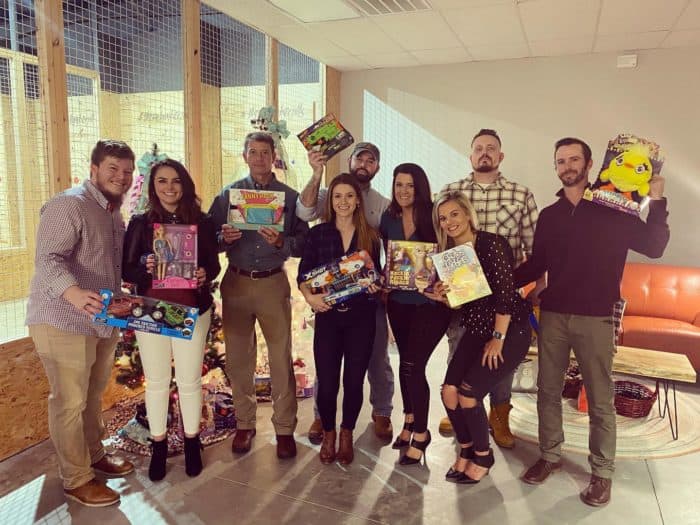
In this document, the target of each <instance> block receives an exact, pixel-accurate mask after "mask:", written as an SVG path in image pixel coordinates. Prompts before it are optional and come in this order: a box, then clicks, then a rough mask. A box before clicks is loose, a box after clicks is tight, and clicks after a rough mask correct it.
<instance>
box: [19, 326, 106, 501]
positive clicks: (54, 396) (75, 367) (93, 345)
mask: <svg viewBox="0 0 700 525" xmlns="http://www.w3.org/2000/svg"><path fill="white" fill-rule="evenodd" d="M29 335H30V336H31V337H32V339H33V340H34V346H35V347H36V350H37V353H38V354H39V358H40V359H41V362H42V364H43V365H44V370H45V371H46V376H47V378H48V380H49V386H50V388H51V391H50V394H49V406H48V408H49V434H50V436H51V441H53V444H54V447H55V448H56V455H57V456H58V467H59V473H60V475H61V478H62V479H63V487H64V488H65V489H74V488H76V487H79V486H81V485H83V484H85V483H87V482H88V481H90V480H91V479H92V478H93V477H94V473H93V471H92V468H91V467H90V465H92V464H93V463H95V462H97V461H99V460H100V459H102V457H103V456H104V455H105V450H104V447H103V446H102V439H103V438H105V437H106V433H105V428H104V423H103V421H102V393H103V392H104V389H105V387H106V386H107V381H108V380H109V376H110V372H111V369H112V366H113V364H114V348H115V347H116V345H117V339H118V337H119V331H118V330H116V329H115V330H114V332H113V335H112V337H110V338H99V337H91V336H85V335H80V334H74V333H71V332H64V331H62V330H59V329H57V328H54V327H53V326H50V325H44V324H41V325H33V326H30V327H29Z"/></svg>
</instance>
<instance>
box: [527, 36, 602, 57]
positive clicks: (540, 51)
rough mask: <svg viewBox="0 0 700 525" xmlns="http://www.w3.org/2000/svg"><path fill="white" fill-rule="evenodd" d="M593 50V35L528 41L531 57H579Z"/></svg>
mask: <svg viewBox="0 0 700 525" xmlns="http://www.w3.org/2000/svg"><path fill="white" fill-rule="evenodd" d="M592 49H593V35H587V36H583V37H576V38H556V39H551V40H534V41H530V51H531V52H532V56H533V57H546V56H561V55H580V54H582V53H590V52H591V50H592Z"/></svg>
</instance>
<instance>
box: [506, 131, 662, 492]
mask: <svg viewBox="0 0 700 525" xmlns="http://www.w3.org/2000/svg"><path fill="white" fill-rule="evenodd" d="M554 162H555V168H556V171H557V175H558V176H559V179H560V180H561V182H562V185H563V188H562V189H561V190H560V191H559V192H558V193H557V196H558V197H559V200H558V201H557V202H555V203H554V204H552V205H551V206H548V207H547V208H545V209H544V210H542V212H541V213H540V217H539V221H538V223H537V229H536V230H535V240H534V245H533V252H532V258H530V259H528V260H527V261H526V262H525V263H524V264H523V265H521V266H519V267H518V268H517V269H516V270H515V285H516V286H522V285H523V284H525V283H528V282H531V281H533V280H535V279H536V278H538V277H539V276H541V275H542V274H543V273H544V272H547V287H546V288H545V289H544V290H542V291H541V293H540V290H539V289H536V290H535V292H534V296H535V297H538V298H539V300H540V305H541V306H540V309H541V315H540V332H539V336H538V342H539V351H538V365H539V373H538V380H537V387H538V394H537V414H538V418H539V443H540V451H541V458H540V459H539V460H538V461H537V463H535V464H534V465H533V466H532V467H530V469H528V470H527V472H526V473H525V474H524V475H523V481H525V482H526V483H530V484H540V483H542V482H544V480H545V479H547V477H548V476H549V475H550V474H551V473H552V472H554V471H555V470H558V469H560V468H561V461H560V458H561V445H562V443H563V442H564V430H563V423H562V404H561V391H562V387H563V383H564V372H565V371H566V368H567V366H568V364H569V352H570V349H572V348H573V350H574V354H575V356H576V360H577V362H578V364H579V367H580V369H581V374H582V376H583V383H584V386H585V388H586V394H587V397H588V413H589V418H590V438H589V449H590V455H589V456H588V462H589V464H590V465H591V470H592V476H591V481H590V484H589V485H588V487H587V488H586V489H585V490H584V491H583V492H582V493H581V498H582V500H583V501H584V503H587V504H589V505H593V506H601V505H605V504H606V503H608V502H609V501H610V492H611V487H612V479H611V478H612V474H613V472H614V470H615V445H616V443H615V442H616V422H615V406H614V403H613V401H614V384H613V380H612V360H613V354H614V352H615V349H614V343H613V321H612V313H613V304H614V303H615V302H616V301H617V300H618V299H619V298H620V280H621V279H622V272H623V270H624V267H625V259H626V258H627V250H630V249H631V250H634V251H636V252H639V253H641V254H644V255H646V256H648V257H652V258H658V257H661V256H662V255H663V252H664V249H665V248H666V245H667V244H668V240H669V229H668V225H667V223H666V217H667V215H668V212H667V211H666V199H665V198H664V197H663V188H664V179H663V178H662V177H660V176H658V175H655V176H654V177H652V179H651V181H650V190H649V197H650V198H651V201H650V203H649V215H648V217H647V221H646V223H645V222H644V221H642V220H641V219H639V218H637V217H635V216H632V215H628V214H626V213H623V212H620V211H616V210H613V209H612V208H607V207H605V206H601V205H598V204H594V203H592V202H590V201H587V200H583V199H582V197H583V193H584V190H585V189H586V188H587V187H588V172H589V171H590V169H591V166H592V161H591V149H590V147H589V146H588V145H587V144H586V143H585V142H583V141H581V140H579V139H575V138H564V139H561V140H559V141H558V142H557V143H556V145H555V149H554Z"/></svg>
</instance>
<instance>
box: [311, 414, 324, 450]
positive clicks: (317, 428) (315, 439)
mask: <svg viewBox="0 0 700 525" xmlns="http://www.w3.org/2000/svg"><path fill="white" fill-rule="evenodd" d="M309 441H311V443H313V444H314V445H320V444H321V441H323V425H322V424H321V420H320V419H314V422H313V423H311V426H310V427H309Z"/></svg>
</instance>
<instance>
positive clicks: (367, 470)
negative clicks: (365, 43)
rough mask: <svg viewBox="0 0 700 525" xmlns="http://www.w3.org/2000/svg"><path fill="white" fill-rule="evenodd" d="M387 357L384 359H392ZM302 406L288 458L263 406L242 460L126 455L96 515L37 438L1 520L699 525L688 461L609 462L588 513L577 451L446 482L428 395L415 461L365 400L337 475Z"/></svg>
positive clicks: (437, 362)
mask: <svg viewBox="0 0 700 525" xmlns="http://www.w3.org/2000/svg"><path fill="white" fill-rule="evenodd" d="M445 355H446V348H445V347H444V344H443V345H441V347H439V348H438V351H437V352H436V355H435V356H434V357H433V359H432V361H431V364H430V368H429V376H430V378H431V384H434V385H437V384H439V382H440V379H441V376H442V374H443V370H444V362H445ZM396 358H397V356H396V354H395V352H392V361H393V363H394V364H396ZM395 369H396V368H395ZM397 387H398V385H397ZM693 388H696V387H693ZM697 394H698V395H700V391H698V392H697ZM394 400H395V407H396V408H395V415H394V418H393V421H394V426H399V424H400V421H401V416H400V408H401V403H400V395H399V392H398V388H397V391H396V395H395V398H394ZM311 403H312V402H311V401H310V400H304V401H302V402H301V403H300V405H299V427H298V434H297V443H298V448H299V454H298V456H297V458H296V459H295V460H287V461H280V460H278V459H277V457H276V455H275V437H274V431H273V429H272V425H271V423H270V421H269V418H270V415H271V407H270V405H269V404H262V405H260V407H259V412H258V414H259V423H258V434H257V437H256V438H255V439H254V447H253V450H251V452H249V453H248V454H246V455H244V456H233V455H232V454H231V451H230V440H227V441H225V442H223V443H220V444H218V445H215V446H212V447H209V448H207V449H206V450H205V452H204V460H205V469H204V471H203V472H202V474H201V475H200V476H199V477H197V478H188V477H187V476H186V474H185V471H184V467H183V458H182V457H177V458H171V459H170V460H169V471H168V475H167V477H166V478H165V480H164V481H162V482H159V483H152V482H151V481H149V479H148V476H147V473H146V470H147V458H141V457H137V458H134V460H135V462H136V464H137V466H138V469H137V471H136V473H134V474H131V475H129V476H127V477H126V478H122V479H113V480H110V481H109V484H110V486H111V487H112V488H114V489H116V490H118V491H119V492H120V493H121V496H122V499H121V503H120V504H119V505H118V506H116V505H115V506H112V507H107V508H102V509H91V508H86V507H83V506H81V505H78V504H76V503H73V502H71V503H67V502H66V500H65V499H64V497H63V495H62V490H61V484H60V480H59V479H58V477H57V472H56V460H55V456H54V453H53V449H52V446H51V443H50V442H44V443H42V444H40V445H38V446H35V447H33V448H31V449H29V450H27V451H25V452H23V453H21V454H19V455H17V456H14V457H12V458H10V459H8V460H6V461H4V462H2V463H0V523H1V524H6V523H7V524H24V523H52V524H54V523H55V524H59V523H60V524H68V523H80V524H100V525H109V524H122V523H137V524H148V525H154V524H160V523H177V524H188V525H189V524H200V523H216V524H219V523H221V524H226V523H236V524H268V523H269V524H278V523H285V524H286V523H289V524H291V523H294V524H324V525H339V524H345V523H348V524H350V523H352V524H355V523H392V524H405V525H418V524H433V523H434V524H453V523H454V524H458V523H470V524H482V523H483V524H492V523H493V524H509V523H517V524H538V525H539V524H563V523H582V524H583V523H590V524H620V523H630V524H635V525H646V524H665V525H669V524H673V525H675V524H691V523H700V500H699V499H698V494H700V480H699V478H700V476H698V472H700V455H699V454H693V455H688V456H682V457H677V458H671V459H663V460H648V461H642V460H634V461H632V460H625V461H619V462H618V465H617V472H616V475H615V479H614V484H613V498H612V501H611V503H610V504H609V505H608V506H607V507H604V508H599V509H596V508H592V507H588V506H586V505H584V504H583V503H582V502H581V501H580V500H579V492H580V491H581V490H582V489H583V488H584V487H585V485H586V484H587V481H588V478H589V473H588V465H587V460H586V457H585V456H583V455H574V454H569V455H567V456H566V457H565V467H564V471H563V472H560V473H557V474H555V475H553V476H552V477H551V478H550V479H549V480H548V481H547V482H546V483H545V484H544V485H541V486H539V487H533V486H530V485H526V484H524V483H522V482H521V481H519V479H518V478H519V476H520V475H521V474H522V473H523V471H524V470H525V468H526V466H527V465H529V464H531V463H532V462H534V461H535V460H536V459H537V457H538V451H537V448H536V447H535V446H534V445H531V444H528V443H525V442H522V441H518V443H517V446H516V448H515V449H514V450H512V451H502V450H496V465H495V467H494V468H493V469H492V471H491V474H490V475H489V476H487V477H486V478H485V479H484V480H483V481H482V482H481V483H479V484H478V485H476V486H456V485H454V484H451V483H447V482H445V481H444V478H443V476H444V473H445V471H446V470H447V468H448V467H449V466H450V463H451V462H452V461H453V458H454V442H453V441H452V439H449V438H444V437H441V436H439V435H438V434H437V424H438V421H439V419H440V417H441V415H442V410H441V405H440V403H439V399H438V398H437V396H433V399H432V413H431V428H432V429H434V432H433V434H434V436H433V444H431V445H430V447H429V448H428V453H427V464H426V465H425V466H406V467H404V466H399V465H398V464H397V460H398V456H399V454H398V452H397V451H395V450H392V449H391V447H390V446H389V445H385V444H383V443H381V442H379V441H378V440H377V439H376V438H375V437H374V434H373V432H372V427H371V425H370V410H369V406H368V405H367V404H366V406H365V407H364V409H363V412H362V414H361V415H360V419H359V421H358V426H357V428H356V430H355V438H356V456H355V462H354V463H353V464H352V465H350V466H348V467H347V468H346V467H342V466H340V465H339V464H334V465H328V466H324V465H322V464H321V463H320V462H319V460H318V447H317V446H313V445H311V444H310V443H309V441H308V440H307V439H306V435H305V432H306V429H307V428H308V425H309V423H310V420H311V412H312V410H311V409H312V407H311Z"/></svg>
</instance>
